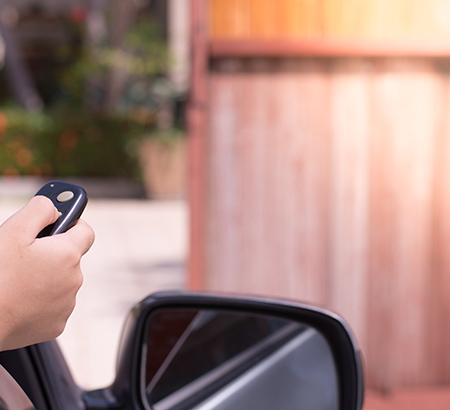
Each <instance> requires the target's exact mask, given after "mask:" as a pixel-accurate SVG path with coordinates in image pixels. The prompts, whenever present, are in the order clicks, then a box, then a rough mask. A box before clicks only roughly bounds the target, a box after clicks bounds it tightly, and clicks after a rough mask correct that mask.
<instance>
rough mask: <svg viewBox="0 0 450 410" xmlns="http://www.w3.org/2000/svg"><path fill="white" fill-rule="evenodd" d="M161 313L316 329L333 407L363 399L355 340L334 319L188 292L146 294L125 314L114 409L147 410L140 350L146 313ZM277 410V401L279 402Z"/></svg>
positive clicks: (311, 310)
mask: <svg viewBox="0 0 450 410" xmlns="http://www.w3.org/2000/svg"><path fill="white" fill-rule="evenodd" d="M161 309H199V310H220V311H225V312H237V313H244V314H254V315H270V316H271V317H278V318H280V319H284V320H290V321H294V322H301V323H302V324H304V325H307V326H310V327H313V328H314V329H316V330H317V331H318V332H319V333H320V334H321V335H322V336H323V337H324V339H325V340H326V342H327V343H328V346H329V348H330V350H331V352H332V355H333V357H334V362H335V368H336V376H337V381H338V386H339V394H338V397H339V399H338V400H339V401H340V403H338V404H337V408H338V409H345V410H360V409H362V405H363V399H364V382H363V369H362V362H361V355H360V351H359V349H358V347H357V343H356V341H355V338H354V336H353V334H352V332H351V330H350V328H349V327H348V325H347V324H346V322H345V321H344V320H343V319H342V318H341V317H339V316H338V315H336V314H334V313H331V312H328V311H326V310H323V309H320V308H315V307H311V306H309V305H304V304H299V303H295V302H288V301H280V300H272V299H264V298H248V297H240V296H224V295H216V294H208V293H194V292H161V293H156V294H153V295H150V296H148V297H147V298H145V299H144V300H143V301H141V302H140V303H139V304H138V305H136V306H135V307H134V308H133V310H132V311H131V312H130V314H129V316H128V319H127V321H126V324H125V327H124V330H123V334H122V340H121V344H120V348H119V354H118V362H117V375H116V379H115V381H114V383H113V385H112V386H111V387H110V388H109V389H107V391H104V393H103V395H104V397H109V401H110V402H114V403H115V406H117V407H114V408H118V409H121V408H124V409H125V408H130V407H131V408H144V409H148V408H150V406H149V404H148V402H147V398H146V394H145V390H146V386H145V370H144V366H143V364H142V363H143V360H145V350H146V345H147V340H146V338H147V337H148V328H149V322H150V318H151V316H152V314H154V313H155V312H156V311H159V310H161ZM280 408H282V403H281V404H280Z"/></svg>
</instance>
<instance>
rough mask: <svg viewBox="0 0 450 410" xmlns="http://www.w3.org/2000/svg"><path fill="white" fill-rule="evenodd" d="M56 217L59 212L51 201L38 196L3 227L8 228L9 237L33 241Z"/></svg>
mask: <svg viewBox="0 0 450 410" xmlns="http://www.w3.org/2000/svg"><path fill="white" fill-rule="evenodd" d="M58 217H59V212H58V210H57V209H56V208H55V206H54V205H53V203H52V201H51V200H50V199H48V198H47V197H44V196H41V195H39V196H35V197H33V198H31V199H30V201H29V202H28V203H27V204H26V205H25V206H24V207H23V208H22V209H20V210H19V211H18V212H16V213H15V214H14V215H13V216H11V217H10V218H9V219H8V220H7V221H6V222H5V225H7V226H9V229H10V233H11V235H24V236H25V237H26V239H27V240H29V241H34V239H35V238H36V236H37V235H38V233H39V232H40V231H41V230H42V229H44V228H45V227H46V226H47V225H50V224H52V223H53V222H55V221H56V220H57V219H58Z"/></svg>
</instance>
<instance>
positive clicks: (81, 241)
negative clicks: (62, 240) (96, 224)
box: [61, 219, 95, 255]
mask: <svg viewBox="0 0 450 410" xmlns="http://www.w3.org/2000/svg"><path fill="white" fill-rule="evenodd" d="M61 235H64V236H65V237H66V238H68V239H70V240H72V241H73V242H74V243H76V244H77V248H78V249H79V251H80V252H81V255H84V254H85V253H86V252H87V251H88V250H89V249H90V248H91V246H92V245H93V243H94V240H95V233H94V231H93V229H92V228H91V227H90V226H89V225H88V224H87V223H86V222H85V221H83V220H82V219H80V220H79V221H78V222H77V224H76V225H75V226H74V227H73V228H70V229H69V230H68V231H67V232H66V233H64V234H61Z"/></svg>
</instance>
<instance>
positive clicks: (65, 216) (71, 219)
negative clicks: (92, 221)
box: [35, 181, 88, 238]
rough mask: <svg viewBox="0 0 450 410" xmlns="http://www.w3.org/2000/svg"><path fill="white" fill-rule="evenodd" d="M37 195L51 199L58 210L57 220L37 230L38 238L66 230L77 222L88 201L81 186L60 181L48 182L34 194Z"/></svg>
mask: <svg viewBox="0 0 450 410" xmlns="http://www.w3.org/2000/svg"><path fill="white" fill-rule="evenodd" d="M37 195H43V196H46V197H47V198H49V199H51V201H52V202H53V204H54V205H55V207H56V209H57V210H58V211H59V212H60V217H59V218H58V220H57V221H56V222H55V223H52V224H51V225H48V226H47V227H45V228H44V229H43V230H42V231H41V232H39V234H38V236H37V237H38V238H42V237H44V236H50V235H56V234H58V233H63V232H66V231H67V230H68V229H70V228H71V227H72V226H74V225H75V224H76V223H77V220H78V218H80V216H81V214H82V213H83V211H84V208H85V207H86V204H87V201H88V198H87V195H86V191H85V190H84V189H83V188H82V187H80V186H78V185H74V184H69V183H68V182H61V181H51V182H48V183H47V184H45V185H44V186H43V187H42V188H41V189H40V190H39V191H38V192H37V193H36V195H35V196H37Z"/></svg>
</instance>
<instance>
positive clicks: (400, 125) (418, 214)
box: [368, 62, 438, 388]
mask: <svg viewBox="0 0 450 410" xmlns="http://www.w3.org/2000/svg"><path fill="white" fill-rule="evenodd" d="M409 64H410V63H408V62H404V63H398V64H395V63H392V64H391V65H386V66H384V67H383V66H380V72H379V73H378V74H377V78H376V79H375V82H374V94H373V101H374V102H373V104H374V109H373V115H374V117H373V125H374V127H373V132H374V133H373V135H372V150H373V155H372V179H371V186H372V189H371V204H372V212H371V216H370V218H371V221H370V223H371V227H370V229H371V255H370V285H371V288H370V290H369V303H370V314H371V317H369V323H370V326H371V329H370V332H371V334H372V336H373V337H371V338H370V343H369V350H368V363H369V366H371V367H372V368H373V371H374V372H373V379H372V380H371V381H372V382H374V383H375V384H376V385H381V386H384V387H385V388H388V387H393V386H395V385H398V384H402V385H411V384H412V385H414V384H417V383H419V382H420V380H421V379H422V380H423V378H424V369H426V366H427V362H428V359H429V355H428V352H427V336H426V335H427V309H428V304H429V299H428V295H429V292H428V285H429V278H430V275H431V271H430V256H431V241H430V239H431V238H430V233H431V210H432V208H431V204H432V202H431V186H432V179H431V178H432V164H433V162H432V161H433V158H432V153H433V142H434V141H433V136H434V130H435V127H436V117H435V112H436V109H435V108H436V105H435V104H436V101H437V98H436V96H437V92H438V88H437V82H435V81H434V79H433V77H432V76H431V75H430V68H429V66H428V65H426V64H418V65H416V66H415V68H413V69H411V67H410V66H409ZM419 96H420V98H418V97H419ZM386 346H389V349H387V348H386ZM405 351H407V352H408V358H407V360H405ZM380 363H383V364H384V365H385V368H384V370H383V368H382V367H381V366H380Z"/></svg>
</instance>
